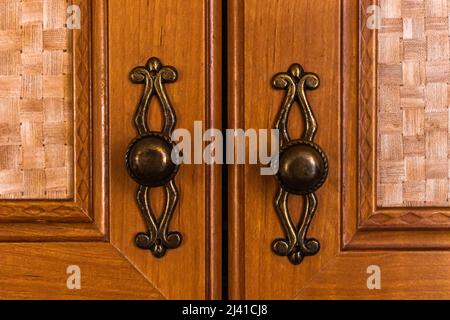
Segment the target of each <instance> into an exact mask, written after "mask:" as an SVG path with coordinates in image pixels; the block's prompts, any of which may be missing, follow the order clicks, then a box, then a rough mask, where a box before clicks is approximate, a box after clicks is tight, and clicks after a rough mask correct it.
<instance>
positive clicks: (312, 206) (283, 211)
mask: <svg viewBox="0 0 450 320" xmlns="http://www.w3.org/2000/svg"><path fill="white" fill-rule="evenodd" d="M319 85H320V80H319V77H318V76H317V75H316V74H313V73H306V72H305V71H304V70H303V68H302V67H301V66H300V65H299V64H294V65H292V66H291V67H290V68H289V70H288V72H287V73H279V74H277V75H275V77H274V79H273V86H274V87H275V88H276V89H280V90H286V97H285V99H284V102H283V105H282V107H281V111H280V113H279V117H278V120H277V123H276V129H278V130H279V132H280V157H279V159H278V161H279V163H278V168H279V169H278V173H277V175H276V177H277V179H278V182H279V184H280V190H279V192H278V194H277V196H276V199H275V208H276V211H277V214H278V217H279V219H280V221H281V225H282V227H283V230H284V232H285V235H286V238H285V239H277V240H275V241H274V242H273V245H272V249H273V251H274V252H275V253H276V254H277V255H280V256H287V257H288V258H289V261H290V262H291V263H293V264H295V265H298V264H301V263H302V261H303V260H304V258H305V256H313V255H315V254H317V253H318V252H319V251H320V243H319V241H318V240H316V239H309V238H308V237H307V233H308V230H309V227H310V225H311V223H312V220H313V217H314V214H315V212H316V209H317V197H316V195H315V192H316V191H317V190H319V188H320V187H321V186H322V185H323V184H324V183H325V181H326V179H327V176H328V160H327V157H326V155H325V153H324V151H323V150H322V149H321V148H320V147H319V146H318V145H317V144H316V143H314V138H315V135H316V132H317V121H316V119H315V117H314V113H313V111H312V108H311V106H310V104H309V102H308V99H307V96H306V91H307V90H315V89H317V88H318V87H319ZM295 102H297V103H298V104H299V106H300V109H301V111H302V114H303V118H304V121H305V132H304V134H303V137H302V138H301V139H298V140H292V139H291V137H290V135H289V132H288V127H287V124H288V118H289V113H290V111H291V109H292V107H293V105H294V103H295ZM290 194H294V195H301V196H304V198H305V205H304V208H303V210H304V212H303V214H302V215H301V218H300V222H299V224H298V226H296V225H294V222H293V221H292V217H291V214H290V212H289V208H288V199H289V195H290Z"/></svg>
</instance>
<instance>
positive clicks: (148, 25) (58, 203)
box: [0, 0, 221, 299]
mask: <svg viewBox="0 0 450 320" xmlns="http://www.w3.org/2000/svg"><path fill="white" fill-rule="evenodd" d="M219 8H220V3H219V2H217V1H203V0H193V1H181V0H168V1H145V0H129V1H123V0H110V1H106V0H93V1H90V0H75V1H66V0H35V1H21V0H6V1H1V2H0V112H1V120H0V121H1V125H0V128H1V129H0V149H1V151H0V154H1V159H0V298H2V299H61V298H62V299H88V298H94V299H119V298H123V299H209V298H218V297H219V296H220V291H221V289H220V284H221V282H220V281H221V280H220V250H219V248H220V245H219V242H218V240H220V238H219V237H220V230H219V229H218V228H217V223H218V221H219V219H218V217H220V211H218V210H215V208H216V206H219V207H220V198H218V196H219V195H220V187H219V186H220V180H219V179H220V176H219V175H218V172H219V171H217V170H216V168H214V167H206V166H201V165H199V166H183V167H182V168H181V169H180V171H179V173H178V175H177V177H176V178H175V180H176V183H177V185H178V188H179V194H180V196H179V202H178V205H177V207H176V209H175V211H174V215H173V219H172V221H171V224H170V230H176V231H180V232H181V233H182V235H183V242H182V244H181V247H179V248H177V249H175V250H169V252H167V254H166V256H165V257H163V258H161V259H157V258H155V257H154V256H153V255H152V254H151V252H150V250H141V249H139V248H137V246H136V245H135V242H134V240H135V236H136V234H137V233H139V232H143V231H145V230H146V226H145V224H144V220H143V218H142V216H141V211H140V209H139V207H138V204H137V201H136V192H137V189H138V185H137V184H136V183H135V182H134V181H133V180H132V179H131V178H130V177H129V176H128V175H127V170H126V167H125V153H126V151H127V146H128V145H129V144H130V142H131V141H132V140H133V139H134V138H135V137H136V136H137V132H136V128H135V127H134V123H133V119H134V115H135V113H136V110H137V106H138V103H139V101H140V99H141V96H142V91H143V85H136V84H133V83H132V82H131V81H130V72H131V70H132V69H133V68H135V67H138V66H143V65H145V63H146V62H147V60H148V59H149V58H150V57H157V58H159V59H160V60H161V61H162V63H163V64H165V65H172V66H174V67H175V68H176V69H177V71H178V79H177V81H176V82H175V83H173V84H170V85H168V86H167V88H166V90H167V92H168V95H169V96H170V100H171V103H172V105H173V107H174V109H175V113H176V114H177V116H178V122H177V127H181V128H186V129H189V130H190V129H191V127H193V125H194V120H199V121H203V122H204V124H205V127H206V128H208V127H212V126H213V125H214V126H215V125H216V124H217V123H219V124H220V118H218V115H220V110H219V109H218V108H219V106H220V99H221V98H220V90H219V89H220V88H221V85H220V83H219V82H218V79H220V76H221V75H220V59H219V58H218V57H220V50H221V49H220V48H221V46H220V41H221V38H220V29H219V28H218V26H219V25H220V11H218V10H219ZM218 52H219V54H218ZM213 56H214V57H215V58H214V59H212V57H213ZM149 119H150V120H151V121H150V122H151V126H152V128H155V129H154V130H159V128H160V126H159V124H160V123H161V119H162V118H161V112H160V111H159V105H158V103H157V100H156V99H153V101H152V110H151V112H150V116H149ZM192 186H194V187H192ZM154 191H155V192H153V190H152V194H151V202H152V206H153V209H154V211H155V212H156V215H158V216H159V214H158V212H159V210H161V209H162V208H163V200H162V199H164V193H163V192H162V191H161V190H159V189H155V190H154Z"/></svg>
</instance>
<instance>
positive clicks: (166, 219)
mask: <svg viewBox="0 0 450 320" xmlns="http://www.w3.org/2000/svg"><path fill="white" fill-rule="evenodd" d="M176 80H177V71H176V70H175V68H173V67H171V66H163V65H162V63H161V61H160V60H159V59H157V58H150V60H148V62H147V64H146V65H145V66H143V67H137V68H135V69H134V70H133V71H132V72H131V81H132V82H133V83H136V84H144V85H145V87H144V92H143V95H142V98H141V101H140V103H139V106H138V109H137V112H136V115H135V119H134V123H135V126H136V129H137V131H138V137H137V138H136V139H134V140H133V141H132V142H131V144H130V145H129V147H128V150H127V153H126V157H125V159H126V161H125V162H126V166H127V169H128V173H129V175H130V176H131V178H133V179H134V180H135V181H136V182H137V183H138V184H139V188H138V191H137V203H138V205H139V208H140V210H141V213H142V217H143V218H144V221H145V224H146V227H147V231H146V232H142V233H139V234H138V235H137V236H136V238H135V243H136V245H137V246H138V247H139V248H140V249H144V250H150V251H151V252H152V253H153V255H154V256H155V257H157V258H161V257H163V256H164V255H165V254H166V251H167V250H168V249H176V248H178V247H179V246H180V245H181V240H182V237H181V234H180V233H179V232H170V231H169V225H170V221H171V219H172V216H173V212H174V209H175V207H176V205H177V202H178V190H177V186H176V184H175V180H174V178H175V176H176V174H177V172H178V169H179V166H178V164H177V162H176V161H175V162H174V161H173V159H172V150H173V149H174V147H175V146H174V143H173V142H172V140H171V134H172V132H173V129H174V127H175V124H176V116H175V111H174V109H173V107H172V105H171V103H170V100H169V98H168V96H167V93H166V90H165V87H164V84H165V83H172V82H175V81H176ZM154 96H156V97H157V98H158V99H159V101H160V102H161V106H162V108H163V111H164V128H163V129H162V132H157V131H151V130H150V129H149V125H148V113H149V106H150V102H151V99H152V98H153V97H154ZM156 187H164V189H165V195H166V201H165V208H164V210H163V213H162V215H161V217H160V218H159V219H158V218H156V216H155V214H154V213H153V211H152V208H151V205H150V197H149V193H150V189H151V188H156Z"/></svg>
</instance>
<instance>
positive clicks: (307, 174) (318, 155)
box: [277, 140, 328, 195]
mask: <svg viewBox="0 0 450 320" xmlns="http://www.w3.org/2000/svg"><path fill="white" fill-rule="evenodd" d="M327 176H328V161H327V158H326V156H325V154H324V152H323V151H322V149H320V147H319V146H317V145H316V144H315V143H312V142H306V141H300V140H298V141H293V142H291V143H289V144H288V145H287V146H286V147H285V148H283V150H281V153H280V167H279V171H278V175H277V177H278V180H279V181H280V184H281V186H282V187H283V188H284V189H285V190H286V191H288V192H290V193H293V194H297V195H306V194H309V193H313V192H315V191H317V190H318V189H319V188H320V187H321V186H322V185H323V183H324V182H325V180H326V178H327Z"/></svg>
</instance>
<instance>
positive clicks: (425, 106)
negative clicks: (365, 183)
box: [378, 0, 450, 207]
mask: <svg viewBox="0 0 450 320" xmlns="http://www.w3.org/2000/svg"><path fill="white" fill-rule="evenodd" d="M380 5H381V8H382V29H381V30H380V31H379V33H378V106H379V110H378V205H379V206H381V207H401V206H417V207H424V206H425V207H440V206H448V204H449V190H450V188H449V181H450V180H449V148H448V141H449V94H448V92H449V89H450V49H449V36H450V34H449V30H450V25H449V15H450V2H448V1H447V0H422V1H419V0H381V1H380Z"/></svg>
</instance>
